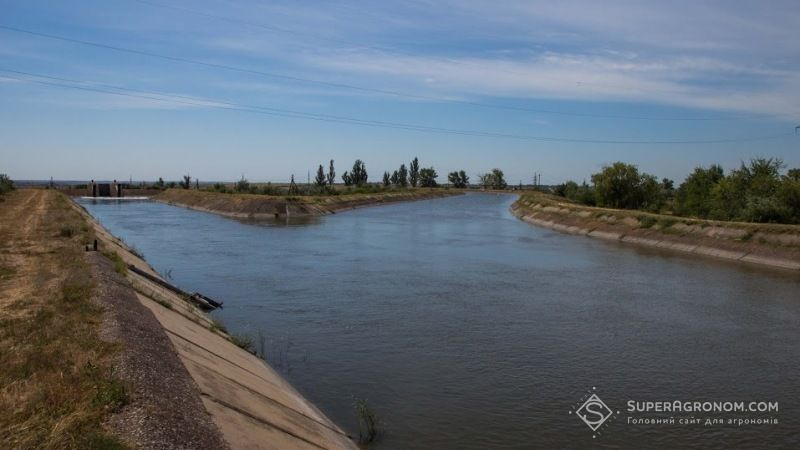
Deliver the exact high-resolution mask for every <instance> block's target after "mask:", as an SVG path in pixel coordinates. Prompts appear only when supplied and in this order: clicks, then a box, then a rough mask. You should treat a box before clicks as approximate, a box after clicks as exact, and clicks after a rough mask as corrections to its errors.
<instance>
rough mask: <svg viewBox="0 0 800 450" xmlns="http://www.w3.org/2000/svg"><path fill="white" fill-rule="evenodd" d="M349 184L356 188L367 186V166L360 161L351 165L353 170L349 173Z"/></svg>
mask: <svg viewBox="0 0 800 450" xmlns="http://www.w3.org/2000/svg"><path fill="white" fill-rule="evenodd" d="M350 183H351V184H354V185H356V186H363V185H365V184H367V166H366V165H364V162H363V161H361V160H360V159H357V160H356V162H354V163H353V169H352V170H351V171H350Z"/></svg>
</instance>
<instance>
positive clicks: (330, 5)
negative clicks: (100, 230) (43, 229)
mask: <svg viewBox="0 0 800 450" xmlns="http://www.w3.org/2000/svg"><path fill="white" fill-rule="evenodd" d="M0 8H2V12H3V13H2V15H0V172H7V173H9V174H10V175H11V176H12V178H17V179H47V178H49V177H51V176H52V177H54V178H56V179H89V178H118V179H128V178H129V177H133V178H134V179H137V180H139V179H147V180H151V179H155V178H158V177H159V176H161V177H164V178H165V179H178V178H179V177H180V175H181V174H184V173H190V174H192V175H193V176H196V177H199V178H200V180H208V181H211V180H235V179H238V178H239V177H240V176H242V175H244V176H245V177H247V178H248V179H250V180H252V181H262V180H273V181H284V180H287V179H288V178H289V175H290V174H295V176H296V177H297V178H298V179H300V180H304V179H305V177H306V174H307V172H308V171H309V170H312V171H313V170H315V168H316V167H317V165H318V164H320V163H325V164H327V161H328V160H329V159H331V158H332V159H335V160H336V163H337V169H338V172H339V173H342V172H344V170H346V169H347V167H348V166H349V165H351V164H352V161H353V160H354V159H356V158H361V159H363V160H364V161H366V164H367V169H368V171H369V172H370V174H371V179H373V180H378V179H379V178H380V174H381V173H382V172H383V171H384V170H393V169H394V168H396V167H397V166H399V165H400V164H401V163H403V162H406V163H407V162H408V161H409V160H410V159H411V158H413V157H414V156H419V158H420V160H421V164H422V165H423V166H429V165H433V166H434V167H435V168H436V169H437V170H438V171H439V173H440V176H441V180H442V181H443V179H444V178H445V176H444V175H445V174H446V173H447V172H449V171H452V170H458V169H464V170H466V171H467V172H468V174H470V175H472V176H473V177H474V176H475V175H476V174H477V173H479V172H483V171H486V170H488V169H491V168H492V167H500V168H501V169H503V170H504V171H505V172H506V174H507V178H508V179H509V181H510V182H512V183H516V182H518V181H520V180H523V181H524V182H530V180H531V178H532V175H533V173H534V172H539V173H541V174H542V181H543V182H544V183H557V182H561V181H563V180H564V179H567V178H571V179H576V180H578V181H580V180H582V179H588V177H589V175H590V174H591V173H592V172H595V171H597V170H598V169H599V168H600V167H601V166H602V165H603V164H607V163H611V162H613V161H616V160H623V161H626V162H631V163H634V164H637V165H638V166H639V167H640V168H641V169H642V170H644V171H647V172H650V173H654V174H656V175H658V176H666V177H670V178H674V179H676V180H679V181H680V180H682V179H683V178H684V177H685V175H686V174H687V173H688V172H689V171H690V170H691V169H692V168H693V167H695V166H697V165H708V164H711V163H721V164H722V165H723V166H724V167H726V168H728V169H729V168H733V167H735V166H737V165H738V164H739V162H740V161H742V160H747V159H749V158H752V157H756V156H778V157H782V158H783V159H784V160H785V162H786V163H787V165H789V166H790V167H799V166H800V136H795V135H794V128H795V126H797V125H800V71H799V69H800V26H798V24H800V4H798V3H797V2H796V1H794V2H793V1H786V2H781V1H773V2H758V1H753V2H741V1H737V2H729V1H725V2H696V1H690V2H682V1H670V2H658V1H654V2H647V1H635V2H634V1H631V2H625V1H623V2H592V1H587V2H580V1H563V2H552V1H547V2H534V1H514V0H508V1H503V2H497V1H477V0H452V1H451V0H439V1H432V0H431V1H426V0H407V1H403V2H389V1H386V2H374V1H373V2H366V1H364V2H355V1H329V2H306V1H236V2H233V1H229V0H202V1H187V0H104V1H76V2H63V1H45V0H42V1H29V2H18V1H6V0H0ZM2 27H11V28H15V29H17V31H12V30H9V29H4V28H2ZM20 30H23V31H25V30H27V31H32V32H35V33H44V34H48V35H51V36H56V37H63V38H68V39H73V40H80V41H84V42H90V43H95V44H102V45H106V46H113V47H117V48H122V49H127V50H135V51H137V52H140V53H131V52H123V51H115V50H112V49H109V48H107V47H105V48H104V47H97V46H91V45H85V44H79V43H76V42H69V41H65V40H59V39H52V38H46V37H42V36H38V35H34V34H29V33H25V32H22V31H20ZM142 53H148V54H149V55H145V54H142ZM153 55H160V56H162V57H155V56H153ZM163 56H167V57H177V58H180V59H182V61H175V60H169V59H165V58H163ZM197 62H202V63H203V64H205V65H203V64H197ZM212 66H214V67H212ZM9 71H16V72H9ZM19 72H24V73H19ZM40 76H47V77H55V78H60V79H62V80H53V79H52V78H41V77H40ZM65 79H66V80H72V81H63V80H65ZM43 83H50V84H43ZM53 84H56V85H57V86H54V85H53ZM65 85H66V86H72V87H71V88H69V87H65ZM109 86H111V87H109ZM76 87H77V89H76ZM117 87H119V88H123V89H124V90H119V89H116V88H117ZM98 90H100V91H114V92H119V93H123V94H125V95H111V94H108V93H105V92H97V91H98ZM176 96H179V97H176ZM143 97H144V98H143ZM231 105H236V106H234V107H233V110H231V109H230V108H231ZM241 105H248V107H247V108H244V109H248V110H249V111H250V112H245V111H241V109H243V107H242V106H241ZM252 106H255V107H259V108H272V110H270V111H272V112H275V110H279V111H284V113H280V114H279V115H268V114H263V112H264V111H265V110H263V109H260V110H259V111H262V112H261V113H255V112H252V109H251V107H252ZM226 108H227V109H226ZM285 111H292V112H297V113H303V114H316V115H323V116H324V117H325V118H326V120H324V121H319V120H306V119H301V118H297V117H287V114H286V113H285ZM330 116H336V117H343V118H346V120H344V122H348V123H342V121H330V120H327V119H329V118H330ZM316 117H319V116H316ZM350 119H357V120H362V121H363V120H366V121H376V122H381V123H383V124H387V123H388V124H392V125H391V126H377V127H376V126H370V127H367V126H360V125H354V124H352V121H351V120H350ZM676 119H677V120H676ZM398 125H402V126H405V125H413V126H414V127H428V128H431V129H435V130H429V131H426V132H420V131H408V130H403V129H398V128H397V126H398ZM443 129H446V130H457V131H459V133H451V132H447V133H442V132H441V131H442V130H443ZM434 131H435V132H434ZM462 131H466V132H467V133H466V134H464V133H461V132H462ZM487 134H488V135H487ZM762 137H769V138H770V139H761V140H751V138H762ZM539 138H547V139H548V140H540V139H539ZM550 138H555V139H553V140H550ZM576 141H579V142H576ZM599 141H617V143H603V142H599ZM618 141H635V142H638V143H619V142H618ZM654 141H655V142H664V141H667V142H673V143H661V144H647V143H645V142H654ZM675 141H690V142H698V141H701V142H703V143H691V144H679V143H674V142H675ZM707 141H715V142H712V143H707ZM718 141H726V142H718Z"/></svg>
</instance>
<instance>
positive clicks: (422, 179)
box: [414, 158, 439, 187]
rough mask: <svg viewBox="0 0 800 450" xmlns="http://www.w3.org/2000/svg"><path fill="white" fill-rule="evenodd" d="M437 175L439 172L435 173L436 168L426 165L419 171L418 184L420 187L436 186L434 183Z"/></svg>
mask: <svg viewBox="0 0 800 450" xmlns="http://www.w3.org/2000/svg"><path fill="white" fill-rule="evenodd" d="M414 159H416V158H414ZM438 177H439V174H437V173H436V169H434V168H433V167H426V168H424V169H421V170H420V171H419V184H420V185H421V186H422V187H436V186H438V184H437V183H436V178H438Z"/></svg>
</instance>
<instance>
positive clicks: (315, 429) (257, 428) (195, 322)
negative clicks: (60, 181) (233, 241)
mask: <svg viewBox="0 0 800 450" xmlns="http://www.w3.org/2000/svg"><path fill="white" fill-rule="evenodd" d="M75 207H76V208H78V209H79V210H80V212H81V214H82V215H84V217H85V218H86V220H87V221H88V222H89V223H90V224H91V226H92V227H93V228H94V232H95V235H96V236H97V239H98V240H99V241H100V247H101V249H102V250H104V251H112V252H116V253H117V254H118V255H119V256H120V257H121V258H122V260H123V261H124V262H125V263H126V264H133V265H135V266H136V267H137V268H140V269H142V270H143V271H145V272H147V273H148V274H150V275H152V276H154V277H158V278H159V279H160V278H161V276H160V275H159V274H158V273H157V272H156V271H155V270H154V269H153V268H152V267H150V266H149V265H148V264H147V263H146V262H145V261H144V260H143V259H141V258H140V257H138V256H136V255H135V254H134V253H133V252H131V250H130V249H129V248H128V247H127V246H126V245H125V244H124V243H123V242H122V241H121V240H120V239H118V238H116V237H114V236H113V235H112V234H111V233H109V232H108V231H107V230H106V229H105V228H104V227H103V226H102V225H100V224H99V223H98V222H96V221H95V220H94V218H92V217H91V216H90V215H89V214H88V213H87V212H86V211H85V210H83V209H82V208H80V206H78V205H77V204H76V205H75ZM126 278H127V280H128V282H129V283H130V289H132V290H134V291H135V295H136V298H137V299H138V300H139V301H140V302H141V303H142V304H143V305H144V306H146V307H147V308H148V309H149V310H150V311H152V313H153V315H154V316H155V318H156V319H157V320H158V322H159V323H160V324H161V326H162V327H163V329H164V331H165V332H166V334H167V336H168V337H169V339H170V341H171V342H172V345H173V346H174V349H175V351H176V352H177V354H178V357H179V358H180V360H181V362H182V363H183V365H184V366H185V367H186V369H187V371H188V372H189V374H190V376H191V377H192V379H193V380H194V382H195V383H196V385H197V387H198V390H199V394H200V397H201V399H202V402H203V405H204V406H205V408H206V410H207V411H208V413H209V414H210V415H211V418H212V420H213V422H214V423H215V424H216V425H217V427H218V428H219V430H220V431H221V432H222V435H223V438H224V439H225V441H226V442H227V444H228V445H229V446H230V447H231V448H233V449H350V450H355V449H357V446H356V445H355V443H354V442H353V440H352V439H351V438H350V437H349V436H348V435H347V434H346V433H345V432H344V431H343V430H342V429H341V428H339V427H338V426H337V425H336V424H334V423H333V422H332V421H331V420H330V419H328V418H327V417H326V416H325V414H323V413H322V412H321V411H320V410H319V409H317V408H316V407H315V406H314V405H313V404H312V403H311V402H309V401H308V400H306V399H305V398H304V397H303V396H302V395H301V394H300V393H298V392H297V391H296V390H295V389H294V388H293V387H292V386H291V385H290V384H289V382H287V381H286V380H284V379H283V378H282V377H281V376H280V375H279V374H278V373H277V372H276V371H275V370H273V369H272V368H271V367H270V366H269V365H267V364H266V363H265V362H264V361H263V360H262V359H261V358H259V357H257V356H255V355H253V354H251V353H249V352H247V351H245V350H243V349H241V348H239V347H238V346H237V345H235V344H234V343H233V342H232V340H231V338H230V336H228V335H227V334H226V333H225V332H224V331H222V330H220V329H219V327H218V326H217V325H216V324H215V323H214V322H213V321H212V320H211V318H210V317H208V315H207V314H205V313H203V312H202V311H200V310H199V309H198V308H196V307H195V306H193V305H191V304H190V303H188V302H187V301H186V300H185V299H183V298H181V297H180V296H179V295H177V294H175V293H174V292H172V291H170V290H168V289H166V288H165V287H164V286H162V285H159V284H158V283H154V282H153V281H151V280H149V279H148V278H147V277H143V276H140V275H137V274H136V273H133V272H132V271H128V273H127V274H126ZM193 413H195V412H192V411H187V414H193ZM176 432H180V431H176Z"/></svg>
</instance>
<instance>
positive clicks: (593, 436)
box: [82, 194, 800, 449]
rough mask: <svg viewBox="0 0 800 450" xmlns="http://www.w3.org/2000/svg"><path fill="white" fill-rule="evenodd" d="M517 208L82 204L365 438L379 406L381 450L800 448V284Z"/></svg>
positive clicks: (461, 199) (493, 199)
mask: <svg viewBox="0 0 800 450" xmlns="http://www.w3.org/2000/svg"><path fill="white" fill-rule="evenodd" d="M513 201H514V197H512V196H508V195H490V194H468V195H466V196H458V197H452V198H444V199H435V200H427V201H419V202H413V203H402V204H394V205H386V206H378V207H372V208H365V209H359V210H355V211H349V212H344V213H340V214H337V215H332V216H326V217H322V218H319V219H317V220H313V221H310V222H306V223H290V224H287V223H272V222H268V223H248V222H241V221H236V220H232V219H227V218H223V217H219V216H216V215H212V214H207V213H202V212H197V211H191V210H188V209H184V208H178V207H173V206H167V205H164V204H160V203H156V202H132V203H107V202H104V203H91V202H89V201H83V202H82V203H83V205H84V206H85V207H86V208H87V209H88V210H89V211H90V213H91V214H92V215H94V216H95V217H96V218H98V219H99V220H100V222H101V223H102V224H103V225H105V226H106V227H107V228H108V229H109V230H110V231H111V232H113V233H114V234H115V235H117V236H119V237H121V238H123V239H124V240H125V241H126V242H127V243H128V244H130V245H132V246H134V247H135V248H137V249H138V250H139V251H140V252H141V253H142V254H144V256H145V257H146V259H147V261H148V262H149V263H150V264H151V265H153V267H155V268H156V269H157V270H158V271H160V272H162V273H164V274H168V276H169V277H171V279H172V280H173V282H174V283H175V284H177V285H179V286H181V287H183V288H185V289H187V290H192V291H199V292H202V293H204V294H206V295H209V296H211V297H213V298H217V299H220V300H223V301H224V302H225V308H224V310H221V311H218V312H215V313H214V314H215V315H216V316H217V317H218V318H220V319H221V320H222V321H223V322H224V323H225V324H226V325H227V327H228V329H229V330H230V331H231V332H234V333H247V334H250V335H251V336H253V337H254V338H255V340H256V345H257V347H259V349H260V350H261V351H262V352H263V353H265V354H266V355H267V359H268V360H269V361H270V362H271V364H272V365H273V366H274V367H275V368H276V369H277V370H278V371H280V372H282V373H283V374H284V376H286V377H287V378H288V379H289V380H290V381H291V382H292V383H293V384H294V385H295V386H296V387H297V388H298V390H300V391H301V392H302V393H303V394H304V395H305V396H306V397H308V398H309V399H310V400H311V401H313V402H314V403H315V404H316V405H318V406H319V407H320V409H322V410H323V411H324V412H325V413H326V414H328V415H329V416H330V417H331V418H332V419H333V420H334V421H335V422H337V423H338V424H340V425H341V426H342V427H343V428H345V429H346V430H347V431H348V432H350V433H351V434H353V435H357V434H358V425H357V421H356V415H355V407H354V405H355V403H356V402H357V401H358V400H365V401H366V402H367V404H368V406H369V407H370V408H371V409H372V410H373V411H374V412H375V413H376V414H377V416H378V418H379V420H380V423H381V425H382V429H383V436H382V438H381V440H380V441H379V442H378V443H377V444H376V445H375V446H374V448H377V449H410V448H436V449H486V448H505V449H512V448H513V449H527V448H637V449H645V448H698V449H700V448H703V449H707V448H712V449H727V448H799V447H800V418H798V415H799V414H800V383H798V378H799V377H800V345H798V337H799V336H800V276H798V275H797V274H792V273H782V272H776V271H767V270H761V269H756V268H751V267H747V266H742V265H735V264H731V263H727V262H722V261H717V260H713V259H705V258H699V257H697V256H683V255H679V254H673V253H664V252H660V251H655V250H645V249H639V248H635V247H630V246H625V245H622V244H616V243H606V242H602V241H598V240H593V239H588V238H584V237H576V236H569V235H563V234H559V233H556V232H553V231H549V230H546V229H541V228H536V227H533V226H531V225H528V224H526V223H523V222H521V221H519V220H518V219H516V218H514V217H513V216H512V215H511V214H510V213H509V206H510V205H511V203H512V202H513ZM591 394H596V395H597V398H598V399H600V400H601V401H602V402H603V403H604V404H605V405H607V407H608V408H609V409H608V411H612V412H613V414H611V416H610V417H608V419H607V420H606V421H605V422H603V423H602V425H600V427H598V429H597V430H596V431H593V430H592V428H590V427H589V425H587V424H586V423H584V421H583V420H582V419H581V418H580V417H579V415H581V414H582V415H584V416H586V417H587V419H588V420H589V422H591V423H593V424H596V423H597V420H598V419H599V418H600V417H603V416H605V415H606V414H607V410H605V409H603V407H602V406H601V405H599V404H597V403H596V402H592V403H593V404H591V405H588V406H587V408H588V409H587V408H584V409H583V410H580V408H581V406H582V405H583V403H584V402H585V401H586V400H587V399H588V398H589V396H590V395H591ZM630 401H633V402H636V403H637V404H644V405H646V403H644V402H670V404H673V402H676V401H677V402H680V403H681V404H682V405H687V406H692V405H693V403H694V402H700V410H699V411H686V410H685V409H686V408H685V407H684V406H682V409H683V410H682V411H678V412H672V411H669V412H664V411H655V403H653V407H652V409H651V411H649V412H641V411H634V412H631V411H629V410H628V406H629V402H630ZM706 402H708V403H706ZM726 402H745V403H744V404H745V407H746V408H747V407H749V404H750V402H757V403H756V404H755V408H756V409H758V402H765V403H767V404H768V403H777V404H778V405H777V406H778V410H777V411H775V410H772V411H763V412H758V411H756V412H750V411H725V410H724V408H726V405H725V403H726ZM715 403H716V405H718V407H719V408H721V409H723V410H722V411H714V410H713V408H714V407H715ZM733 404H734V403H728V405H733ZM703 405H710V407H711V408H712V411H704V410H703V409H705V408H707V407H706V406H703ZM579 410H580V412H579ZM593 410H596V411H600V412H601V414H602V416H599V415H596V413H593V412H592V411H593ZM670 419H671V420H672V423H670ZM656 420H658V421H659V422H658V423H653V421H656ZM662 420H663V421H664V422H666V423H661V421H662ZM720 420H721V421H722V423H720V422H719V421H720ZM745 421H747V422H745ZM749 421H755V422H760V423H756V424H753V423H749ZM776 421H777V423H775V422H776Z"/></svg>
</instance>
